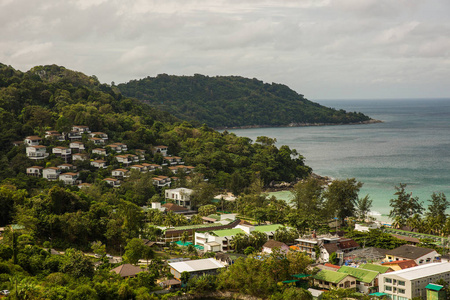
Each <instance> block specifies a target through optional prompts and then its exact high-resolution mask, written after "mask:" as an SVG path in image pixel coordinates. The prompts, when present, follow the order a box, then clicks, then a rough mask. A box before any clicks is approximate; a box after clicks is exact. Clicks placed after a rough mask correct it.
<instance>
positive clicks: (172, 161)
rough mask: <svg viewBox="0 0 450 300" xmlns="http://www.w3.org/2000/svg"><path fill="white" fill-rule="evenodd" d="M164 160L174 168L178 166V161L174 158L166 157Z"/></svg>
mask: <svg viewBox="0 0 450 300" xmlns="http://www.w3.org/2000/svg"><path fill="white" fill-rule="evenodd" d="M164 160H165V161H166V162H167V163H168V164H170V165H172V166H173V165H176V164H177V160H176V158H175V157H173V156H164Z"/></svg>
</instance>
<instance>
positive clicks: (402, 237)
mask: <svg viewBox="0 0 450 300" xmlns="http://www.w3.org/2000/svg"><path fill="white" fill-rule="evenodd" d="M391 235H392V236H393V237H396V238H398V239H399V240H403V241H407V242H409V243H414V244H419V243H420V240H419V239H418V238H415V237H411V236H405V235H399V234H391Z"/></svg>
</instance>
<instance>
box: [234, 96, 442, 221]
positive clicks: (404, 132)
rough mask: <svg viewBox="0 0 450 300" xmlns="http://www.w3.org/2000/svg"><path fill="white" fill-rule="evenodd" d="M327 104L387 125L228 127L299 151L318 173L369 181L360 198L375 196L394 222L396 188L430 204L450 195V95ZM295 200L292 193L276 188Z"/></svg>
mask: <svg viewBox="0 0 450 300" xmlns="http://www.w3.org/2000/svg"><path fill="white" fill-rule="evenodd" d="M315 102H317V103H320V104H322V105H324V106H327V107H332V108H335V109H344V110H346V111H348V112H350V111H355V112H362V113H364V114H366V115H368V116H370V117H371V118H373V119H377V120H381V121H382V123H375V124H364V125H337V126H309V127H277V128H252V129H232V130H228V131H229V132H233V133H235V134H236V135H238V136H246V137H249V138H251V139H252V140H253V141H255V140H256V138H257V137H258V136H268V137H271V138H275V139H276V140H277V143H276V145H277V146H281V145H288V146H289V147H290V148H293V149H296V150H297V151H298V152H299V153H300V154H301V155H302V156H303V157H304V158H305V163H306V164H307V165H308V166H310V167H312V169H313V172H314V173H316V174H319V175H322V176H329V177H332V178H334V179H347V178H355V179H356V180H358V181H360V182H362V183H363V187H362V189H361V191H360V194H359V195H360V197H363V196H365V195H369V197H370V198H371V199H372V200H373V204H372V215H373V216H374V217H376V218H378V219H380V220H382V221H385V222H389V219H388V218H387V215H388V214H389V211H390V210H391V208H390V206H389V200H390V199H392V198H395V195H394V193H395V192H396V190H395V186H398V185H399V184H400V183H404V184H407V187H406V191H407V192H408V193H412V196H414V197H416V196H417V197H418V198H419V200H421V201H423V204H424V207H427V205H428V200H429V199H430V198H431V194H432V193H433V192H443V193H444V194H446V195H447V197H450V98H449V99H383V100H317V101H315ZM274 195H275V196H277V198H280V199H284V200H289V198H290V193H289V192H286V191H284V192H276V193H275V194H274Z"/></svg>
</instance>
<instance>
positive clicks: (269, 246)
mask: <svg viewBox="0 0 450 300" xmlns="http://www.w3.org/2000/svg"><path fill="white" fill-rule="evenodd" d="M275 248H277V249H278V250H279V251H280V252H281V253H284V254H286V253H288V251H289V247H288V245H286V244H285V243H282V242H278V241H275V240H268V241H267V242H266V243H265V244H264V245H263V247H262V252H263V253H272V252H273V250H274V249H275Z"/></svg>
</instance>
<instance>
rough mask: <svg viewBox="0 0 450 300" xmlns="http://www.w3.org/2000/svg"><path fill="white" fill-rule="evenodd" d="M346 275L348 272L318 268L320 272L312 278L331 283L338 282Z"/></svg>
mask: <svg viewBox="0 0 450 300" xmlns="http://www.w3.org/2000/svg"><path fill="white" fill-rule="evenodd" d="M347 276H349V274H346V273H339V272H336V271H330V270H320V272H319V273H317V274H316V275H314V276H313V278H314V279H317V280H323V281H326V282H331V283H339V282H341V281H342V280H343V279H344V278H345V277H347Z"/></svg>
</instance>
